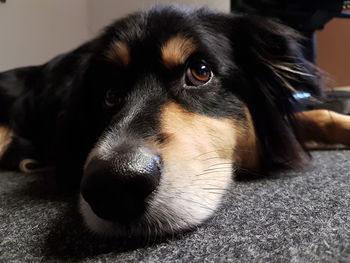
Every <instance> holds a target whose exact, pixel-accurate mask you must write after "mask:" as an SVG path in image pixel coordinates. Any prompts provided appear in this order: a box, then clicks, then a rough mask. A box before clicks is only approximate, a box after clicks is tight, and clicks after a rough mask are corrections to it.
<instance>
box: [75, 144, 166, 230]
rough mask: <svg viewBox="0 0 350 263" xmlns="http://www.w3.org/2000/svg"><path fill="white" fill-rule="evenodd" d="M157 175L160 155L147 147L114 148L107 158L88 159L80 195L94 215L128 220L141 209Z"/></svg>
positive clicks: (120, 221)
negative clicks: (110, 155) (108, 158)
mask: <svg viewBox="0 0 350 263" xmlns="http://www.w3.org/2000/svg"><path fill="white" fill-rule="evenodd" d="M160 176H161V163H160V158H159V157H158V156H157V155H155V154H153V153H152V152H151V151H150V150H149V149H147V148H144V147H141V148H136V149H128V150H125V149H123V150H117V151H116V153H115V155H114V157H113V158H112V159H111V160H101V159H98V158H93V159H92V160H90V161H89V163H88V164H87V166H86V169H85V174H84V177H83V180H82V183H81V194H82V196H83V198H84V199H85V201H86V202H88V203H89V205H90V207H91V208H92V210H93V211H94V212H95V214H96V215H97V216H99V217H101V218H103V219H107V220H110V221H115V222H119V223H129V222H131V221H133V220H135V219H137V218H139V217H140V216H141V215H142V214H143V213H144V212H145V209H146V198H147V197H148V196H149V195H150V194H151V193H152V192H153V191H154V190H155V189H156V188H157V186H158V184H159V181H160Z"/></svg>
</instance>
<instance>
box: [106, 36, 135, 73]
mask: <svg viewBox="0 0 350 263" xmlns="http://www.w3.org/2000/svg"><path fill="white" fill-rule="evenodd" d="M106 57H107V58H108V59H109V60H111V61H113V62H116V63H118V64H120V65H122V66H125V67H126V66H127V65H129V63H130V49H129V47H128V46H127V44H125V43H123V42H119V41H116V42H114V43H113V44H112V45H111V46H110V48H109V49H108V51H107V52H106Z"/></svg>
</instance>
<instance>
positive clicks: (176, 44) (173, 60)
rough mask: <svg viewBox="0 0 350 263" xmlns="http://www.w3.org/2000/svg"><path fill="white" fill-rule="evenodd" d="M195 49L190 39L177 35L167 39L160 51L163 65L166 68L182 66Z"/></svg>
mask: <svg viewBox="0 0 350 263" xmlns="http://www.w3.org/2000/svg"><path fill="white" fill-rule="evenodd" d="M195 49H196V46H195V44H194V43H193V41H192V40H191V39H190V38H188V37H184V36H181V35H177V36H175V37H173V38H171V39H169V40H168V41H167V42H166V43H165V44H164V45H163V47H162V49H161V52H162V60H163V64H164V65H165V66H166V67H167V68H173V67H176V66H178V65H181V64H184V63H185V62H186V60H187V59H188V57H189V56H190V55H191V54H192V53H193V52H194V51H195Z"/></svg>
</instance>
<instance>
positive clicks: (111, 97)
mask: <svg viewBox="0 0 350 263" xmlns="http://www.w3.org/2000/svg"><path fill="white" fill-rule="evenodd" d="M122 101H123V99H122V98H120V97H118V96H117V94H116V93H115V91H114V90H113V89H109V90H107V92H106V96H105V105H106V106H107V107H108V108H113V107H114V106H115V105H117V104H121V103H122Z"/></svg>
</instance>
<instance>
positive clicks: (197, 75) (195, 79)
mask: <svg viewBox="0 0 350 263" xmlns="http://www.w3.org/2000/svg"><path fill="white" fill-rule="evenodd" d="M212 75H213V73H212V72H211V70H210V69H209V67H208V66H207V65H206V64H204V63H203V62H196V63H192V64H189V65H188V67H187V70H186V84H187V85H188V86H200V85H203V84H205V83H207V82H209V81H210V80H211V78H212Z"/></svg>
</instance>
